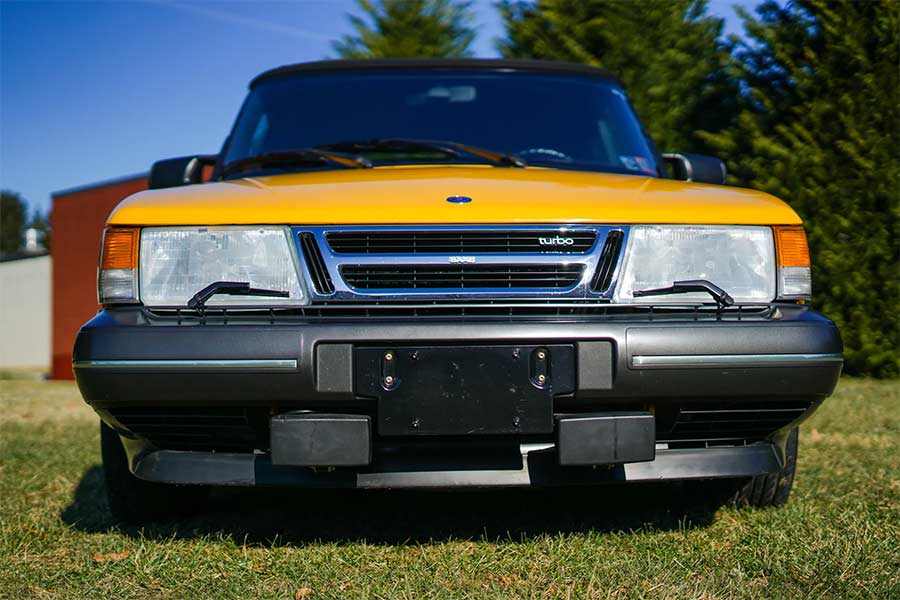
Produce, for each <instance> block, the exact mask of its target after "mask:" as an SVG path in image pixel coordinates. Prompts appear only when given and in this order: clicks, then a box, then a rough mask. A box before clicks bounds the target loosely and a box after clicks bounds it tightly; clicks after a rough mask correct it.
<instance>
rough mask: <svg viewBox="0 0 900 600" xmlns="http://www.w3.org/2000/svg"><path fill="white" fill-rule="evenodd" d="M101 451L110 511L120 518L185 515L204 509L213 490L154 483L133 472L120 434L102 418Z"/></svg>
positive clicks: (127, 520) (138, 520)
mask: <svg viewBox="0 0 900 600" xmlns="http://www.w3.org/2000/svg"><path fill="white" fill-rule="evenodd" d="M100 454H101V456H102V457H103V474H104V477H105V480H106V498H107V501H108V503H109V511H110V513H112V516H113V519H114V520H115V521H116V522H125V523H133V524H140V523H145V522H147V521H152V520H156V519H166V518H169V517H175V516H183V515H185V514H188V513H190V512H194V511H196V510H198V509H200V508H201V507H202V506H203V504H204V503H205V500H206V498H207V496H208V494H209V489H208V488H206V487H203V486H177V485H170V484H165V483H153V482H151V481H144V480H143V479H138V478H137V477H135V476H134V475H132V474H131V471H130V470H129V469H128V457H127V456H126V454H125V448H124V447H123V446H122V440H121V439H120V438H119V434H118V433H116V432H115V430H113V429H112V428H111V427H110V426H109V425H107V424H106V423H103V422H102V421H101V422H100Z"/></svg>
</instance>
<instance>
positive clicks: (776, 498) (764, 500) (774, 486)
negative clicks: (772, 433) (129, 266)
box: [729, 428, 800, 508]
mask: <svg viewBox="0 0 900 600" xmlns="http://www.w3.org/2000/svg"><path fill="white" fill-rule="evenodd" d="M799 437H800V432H799V430H798V429H796V428H794V429H792V430H791V432H790V433H789V434H788V437H787V442H786V443H785V450H784V466H783V467H782V468H781V470H780V471H778V472H776V473H769V474H765V475H756V476H755V477H751V478H750V480H749V481H745V482H742V484H741V485H740V487H739V488H738V489H737V491H736V492H735V493H734V495H733V496H732V497H731V498H730V500H729V504H730V505H731V506H749V507H752V508H769V507H772V506H784V505H785V504H786V503H787V501H788V497H789V496H790V495H791V487H793V485H794V471H795V470H796V467H797V448H798V445H799Z"/></svg>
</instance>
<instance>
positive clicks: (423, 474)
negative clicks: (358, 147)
mask: <svg viewBox="0 0 900 600" xmlns="http://www.w3.org/2000/svg"><path fill="white" fill-rule="evenodd" d="M557 343H558V344H571V345H572V346H573V347H574V355H575V366H574V369H575V377H574V380H575V386H574V390H571V391H570V392H569V391H567V393H565V394H562V395H559V396H557V397H554V398H553V411H554V414H556V415H565V414H581V413H591V412H596V411H604V412H607V413H608V412H610V411H612V412H615V411H633V410H642V411H649V412H652V413H653V414H654V416H655V419H656V422H657V426H656V430H657V434H656V435H657V442H658V443H657V448H656V459H655V460H653V461H650V462H642V463H629V464H625V465H620V466H617V467H615V468H612V469H603V470H599V471H598V470H597V469H593V468H582V467H579V468H574V467H560V466H558V464H557V462H558V461H557V460H556V458H555V454H556V453H555V448H554V445H555V442H556V439H555V438H554V436H553V435H550V436H544V437H541V436H531V437H528V436H526V437H524V438H522V437H516V436H505V437H502V438H496V439H491V440H485V443H486V444H487V445H489V446H491V447H494V446H496V445H497V443H499V442H498V440H499V441H502V442H503V443H505V444H506V446H505V448H504V450H503V452H501V453H500V454H502V456H499V455H497V456H495V455H494V454H493V453H492V454H491V456H492V457H493V458H496V461H494V462H496V463H497V464H488V463H491V461H487V463H486V462H485V461H484V460H481V458H484V457H481V458H479V460H476V461H474V462H473V461H471V460H469V461H468V462H467V460H468V459H466V458H465V456H469V457H471V456H472V451H471V446H472V445H473V440H474V439H475V438H472V439H465V440H459V439H456V440H443V439H442V440H440V442H441V444H442V448H444V451H442V452H443V453H436V454H435V456H433V457H429V458H426V455H428V452H421V451H419V450H417V451H415V452H412V453H404V452H399V453H398V452H393V451H391V449H392V448H393V446H394V442H398V444H397V445H398V446H401V447H402V446H403V440H399V441H398V440H392V439H390V438H382V437H379V436H378V435H374V436H373V444H374V445H375V446H377V447H378V449H381V450H384V452H377V451H376V452H375V459H374V461H373V462H372V464H370V465H368V466H366V467H359V468H345V469H338V470H336V471H335V472H332V473H314V472H312V471H310V470H308V469H303V468H299V467H285V466H278V465H275V466H273V465H272V464H271V460H270V458H269V455H268V448H267V446H266V443H267V436H268V431H267V429H266V428H267V426H268V415H270V414H280V413H283V412H285V411H297V410H310V411H319V412H326V413H349V414H370V415H372V414H374V412H375V411H376V405H375V404H374V403H373V400H372V399H371V398H366V397H362V396H360V395H359V390H358V389H357V385H356V384H357V382H356V381H355V377H354V373H355V371H354V369H355V367H354V356H355V349H357V348H359V347H360V346H371V345H382V346H383V345H390V346H394V347H404V346H409V347H412V346H423V345H448V346H453V345H460V346H472V347H477V346H479V345H486V346H487V345H490V346H498V345H515V344H522V345H529V344H531V345H533V344H557ZM841 352H842V345H841V340H840V336H839V333H838V331H837V329H836V327H835V326H834V324H833V323H832V322H831V321H829V320H828V319H826V318H824V317H822V316H820V315H818V314H816V313H814V312H813V311H810V310H808V309H807V308H805V307H800V306H783V307H780V308H779V309H778V311H777V317H775V318H766V319H747V320H739V319H733V318H732V319H714V320H702V321H695V320H685V319H666V318H634V319H578V318H571V319H556V320H543V321H536V320H514V319H506V320H502V319H495V320H483V321H474V320H465V319H455V320H443V321H442V320H421V321H416V320H411V319H398V320H383V319H371V320H366V319H356V320H353V321H343V322H342V321H338V320H335V321H321V320H310V321H309V322H289V323H284V322H278V321H277V320H274V319H273V320H272V321H271V322H262V323H251V322H246V323H240V322H234V321H232V322H224V321H223V322H218V323H214V322H209V323H206V324H201V323H200V322H192V323H191V324H183V323H182V324H177V323H175V322H173V321H168V320H163V321H160V320H155V319H152V318H148V316H147V314H146V313H144V312H142V311H139V310H119V311H108V312H102V313H100V314H98V315H97V316H96V317H95V318H94V319H92V320H91V321H90V322H89V323H87V324H86V325H85V326H84V327H83V329H82V330H81V332H80V333H79V335H78V338H77V341H76V345H75V349H74V353H73V358H74V363H75V373H76V379H77V381H78V385H79V387H80V389H81V392H82V394H83V396H84V398H85V400H86V401H87V402H88V403H89V404H90V405H92V406H93V407H94V408H95V409H96V410H97V411H98V412H99V413H100V414H101V416H102V417H103V418H104V419H105V420H106V421H107V422H109V423H110V424H111V425H112V426H113V427H115V428H117V429H118V430H119V431H120V433H122V434H123V436H124V439H126V441H127V443H126V448H127V449H128V451H129V455H130V457H131V462H132V468H133V470H134V472H135V473H136V474H137V475H138V476H139V477H142V478H145V479H150V480H157V481H169V482H178V483H191V482H192V483H216V484H228V483H234V484H240V485H266V484H273V485H275V484H292V485H325V486H339V487H340V486H352V487H411V486H412V487H414V486H425V487H446V486H457V485H479V486H481V485H534V484H550V483H553V482H561V483H579V482H596V481H610V480H612V481H615V480H628V481H637V480H659V479H685V478H688V479H689V478H710V477H738V476H745V475H752V474H757V473H763V472H772V471H775V470H777V469H778V468H780V464H781V463H780V461H781V459H780V456H781V452H780V444H781V441H782V440H783V436H784V433H785V432H786V431H787V430H788V429H789V428H790V427H792V426H794V425H795V424H796V423H797V422H798V421H799V420H801V419H802V418H805V417H806V416H807V415H808V414H809V413H810V412H811V411H812V410H814V409H815V407H816V406H818V404H819V403H820V402H821V401H822V400H823V399H824V398H826V397H827V396H828V395H830V394H831V392H832V391H833V389H834V387H835V385H836V383H837V380H838V377H839V375H840V371H841V365H842V359H841ZM152 410H157V411H159V410H161V411H163V412H165V411H169V412H170V413H171V416H170V418H169V421H156V422H152V423H150V425H149V426H147V427H145V428H144V429H141V428H140V427H137V428H136V427H135V426H133V425H132V423H133V422H134V421H133V420H134V415H135V414H138V413H141V412H142V411H144V412H147V411H152ZM185 410H188V413H184V411H185ZM217 410H240V411H246V412H247V413H248V414H249V413H250V412H252V411H258V414H261V415H262V417H261V418H264V419H265V423H261V424H260V423H257V427H256V429H255V431H256V433H257V438H256V439H255V440H250V441H248V443H249V444H250V445H249V446H248V447H247V448H243V449H240V450H241V451H238V452H233V451H229V450H231V449H232V448H230V447H228V446H227V444H226V445H225V446H224V447H222V446H218V447H216V446H213V447H208V448H207V447H203V444H199V445H198V444H196V443H195V444H194V445H193V446H192V445H191V444H185V445H179V444H178V443H171V442H172V440H175V442H177V441H178V440H179V439H180V438H178V437H177V436H176V437H173V436H171V435H161V434H160V427H163V428H165V423H166V422H168V423H169V425H170V426H171V427H172V428H174V429H173V430H174V431H175V433H176V434H179V435H182V434H181V433H179V430H178V427H184V423H187V422H191V423H193V422H194V421H191V419H194V418H195V417H196V415H205V414H212V415H213V416H215V415H216V414H217V413H216V411H217ZM185 414H187V416H184V417H180V416H179V415H185ZM229 414H231V413H229ZM122 415H125V416H122ZM685 415H687V422H686V423H685V422H684V418H685ZM704 415H706V416H705V417H704ZM748 415H750V417H748ZM753 415H757V416H758V417H759V418H756V417H754V416H753ZM126 416H127V417H128V419H126V418H125V417H126ZM129 419H131V421H129ZM179 419H182V421H179ZM704 419H705V420H704ZM754 419H755V420H754ZM215 422H217V421H208V422H204V423H205V424H204V425H203V426H210V424H213V423H215ZM161 423H162V424H161ZM717 423H718V424H717ZM735 424H737V425H735ZM145 425H146V423H145ZM685 425H686V426H685ZM260 427H261V428H262V430H260ZM679 428H680V429H679ZM717 428H718V429H717ZM190 433H196V431H195V430H190ZM251 437H252V436H251ZM190 441H191V443H194V442H196V439H195V438H190ZM427 441H428V440H426V442H427ZM455 443H459V444H461V446H460V447H462V446H465V447H466V448H468V450H467V452H464V453H463V454H464V455H465V456H463V457H461V456H458V455H456V453H455V452H454V451H453V450H452V449H451V450H450V451H446V448H447V446H448V445H449V446H450V447H453V444H455ZM512 449H514V451H513V450H512ZM254 450H255V453H254ZM504 453H505V454H504ZM410 456H413V457H415V458H414V459H409V457H410ZM493 458H492V459H491V460H493ZM404 461H406V462H404ZM475 463H478V466H474V465H475ZM497 465H500V466H499V467H498V466H497Z"/></svg>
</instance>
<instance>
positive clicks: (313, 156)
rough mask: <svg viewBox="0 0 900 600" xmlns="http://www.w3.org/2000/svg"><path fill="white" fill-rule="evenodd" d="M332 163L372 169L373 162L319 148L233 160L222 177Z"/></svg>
mask: <svg viewBox="0 0 900 600" xmlns="http://www.w3.org/2000/svg"><path fill="white" fill-rule="evenodd" d="M323 163H332V164H336V165H341V166H342V167H348V168H352V169H371V168H372V161H370V160H369V159H367V158H364V157H362V156H356V155H353V154H344V153H341V152H329V151H327V150H321V149H319V148H299V149H296V150H282V151H278V152H266V153H263V154H258V155H256V156H248V157H246V158H239V159H237V160H233V161H231V162H230V163H228V164H227V165H225V166H224V167H223V168H222V175H232V174H234V173H238V172H240V171H246V170H247V169H250V168H253V167H265V166H277V165H302V164H323Z"/></svg>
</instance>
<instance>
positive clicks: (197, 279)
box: [140, 227, 306, 306]
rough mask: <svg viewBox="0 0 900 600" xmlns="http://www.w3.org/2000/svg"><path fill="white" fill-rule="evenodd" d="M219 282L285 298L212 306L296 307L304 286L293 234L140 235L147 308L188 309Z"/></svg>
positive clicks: (159, 231)
mask: <svg viewBox="0 0 900 600" xmlns="http://www.w3.org/2000/svg"><path fill="white" fill-rule="evenodd" d="M216 281H240V282H248V283H250V286H251V287H254V288H263V289H268V290H283V291H287V292H289V293H290V296H289V297H287V298H259V297H254V296H213V297H212V298H211V299H210V300H209V302H207V304H208V305H209V306H215V305H219V306H222V305H227V306H242V305H243V306H246V305H260V304H265V305H271V304H277V305H283V304H288V305H297V304H304V303H305V301H306V295H305V294H304V293H303V288H302V286H301V285H300V280H299V276H298V269H297V265H296V264H295V261H294V253H293V252H291V246H290V232H289V230H288V229H286V228H283V227H254V228H252V229H250V228H240V227H177V228H169V227H167V228H158V227H151V228H146V229H143V230H142V231H141V250H140V296H141V301H142V302H143V303H144V304H145V305H147V306H185V305H186V304H187V301H188V300H189V299H190V298H191V297H192V296H193V295H194V294H196V293H197V292H199V291H200V290H202V289H203V288H204V287H206V286H208V285H209V284H211V283H215V282H216Z"/></svg>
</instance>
